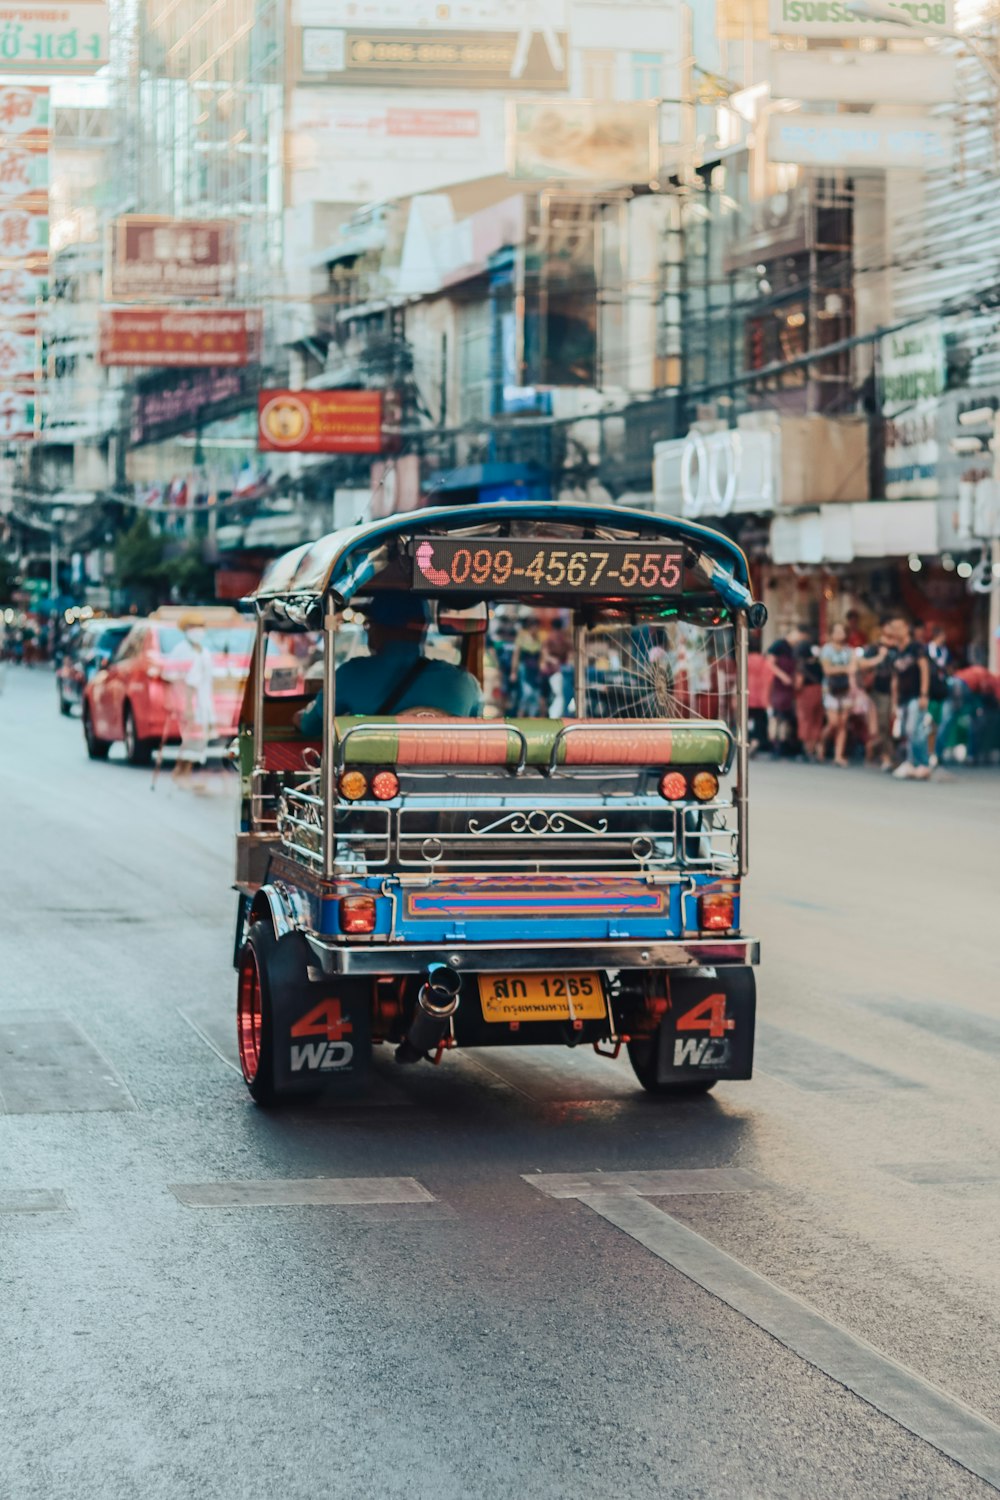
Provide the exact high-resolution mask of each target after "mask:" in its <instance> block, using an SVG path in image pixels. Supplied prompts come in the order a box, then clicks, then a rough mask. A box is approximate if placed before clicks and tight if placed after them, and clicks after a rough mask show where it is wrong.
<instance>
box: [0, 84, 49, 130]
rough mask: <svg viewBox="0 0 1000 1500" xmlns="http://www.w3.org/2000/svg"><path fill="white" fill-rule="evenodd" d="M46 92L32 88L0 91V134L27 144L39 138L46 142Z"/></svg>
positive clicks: (47, 103)
mask: <svg viewBox="0 0 1000 1500" xmlns="http://www.w3.org/2000/svg"><path fill="white" fill-rule="evenodd" d="M48 133H49V91H48V89H47V88H41V87H37V88H36V87H35V86H33V85H31V86H29V85H21V84H15V85H11V86H8V87H7V88H0V135H2V136H4V137H5V138H7V139H11V140H19V141H28V140H31V139H32V138H33V137H36V136H39V137H41V138H42V139H43V140H44V141H46V142H47V141H48Z"/></svg>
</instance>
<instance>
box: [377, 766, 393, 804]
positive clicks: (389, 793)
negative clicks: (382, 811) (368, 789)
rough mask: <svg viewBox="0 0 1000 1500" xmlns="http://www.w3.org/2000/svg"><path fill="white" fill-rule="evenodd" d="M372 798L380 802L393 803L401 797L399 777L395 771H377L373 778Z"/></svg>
mask: <svg viewBox="0 0 1000 1500" xmlns="http://www.w3.org/2000/svg"><path fill="white" fill-rule="evenodd" d="M372 796H373V797H376V798H377V799H378V801H379V802H391V801H392V799H393V797H398V796H399V777H398V776H397V775H396V773H395V771H376V772H375V775H374V776H373V777H372Z"/></svg>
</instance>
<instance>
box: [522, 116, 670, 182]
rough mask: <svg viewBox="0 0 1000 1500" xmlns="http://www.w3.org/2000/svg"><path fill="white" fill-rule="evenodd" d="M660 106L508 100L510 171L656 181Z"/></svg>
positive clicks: (568, 178)
mask: <svg viewBox="0 0 1000 1500" xmlns="http://www.w3.org/2000/svg"><path fill="white" fill-rule="evenodd" d="M659 154H660V142H659V106H658V105H657V104H655V103H653V102H649V101H642V102H640V103H628V104H605V103H600V102H598V101H595V100H592V99H551V100H550V99H544V100H540V99H523V100H517V101H513V100H512V101H511V102H510V103H509V104H508V106H507V175H508V176H509V177H518V178H525V179H527V180H529V181H535V182H538V181H551V180H552V179H558V180H559V181H562V182H615V183H627V184H632V183H636V184H639V183H650V182H655V181H656V177H657V171H658V168H659Z"/></svg>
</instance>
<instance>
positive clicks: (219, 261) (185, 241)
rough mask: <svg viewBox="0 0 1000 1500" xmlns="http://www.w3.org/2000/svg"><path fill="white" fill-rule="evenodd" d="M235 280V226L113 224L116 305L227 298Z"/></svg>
mask: <svg viewBox="0 0 1000 1500" xmlns="http://www.w3.org/2000/svg"><path fill="white" fill-rule="evenodd" d="M235 277H236V226H235V225H234V224H232V223H228V222H226V221H221V222H213V221H207V220H198V219H156V218H147V217H144V216H142V215H140V214H126V215H125V216H124V217H123V218H120V219H116V220H115V222H114V224H113V225H112V229H111V265H110V275H109V281H110V287H109V295H110V297H111V299H112V300H114V301H115V302H130V301H134V300H140V299H141V300H144V299H146V298H148V297H170V298H175V299H178V300H179V299H184V300H186V299H188V298H191V297H224V296H227V295H229V294H230V293H231V292H232V288H233V283H234V281H235Z"/></svg>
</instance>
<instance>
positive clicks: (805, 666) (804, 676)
mask: <svg viewBox="0 0 1000 1500" xmlns="http://www.w3.org/2000/svg"><path fill="white" fill-rule="evenodd" d="M792 639H793V641H794V642H795V719H796V725H797V728H798V732H799V739H800V740H801V742H802V750H803V753H804V755H805V756H806V759H807V760H819V759H820V756H821V754H822V746H823V731H824V729H825V727H826V714H825V712H824V709H823V667H822V663H821V662H820V660H819V656H818V655H817V652H816V647H815V645H814V644H813V642H812V641H811V640H810V639H809V635H808V633H807V632H806V631H805V630H804V629H803V628H802V626H801V625H797V626H796V627H795V630H794V632H793V635H792Z"/></svg>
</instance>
